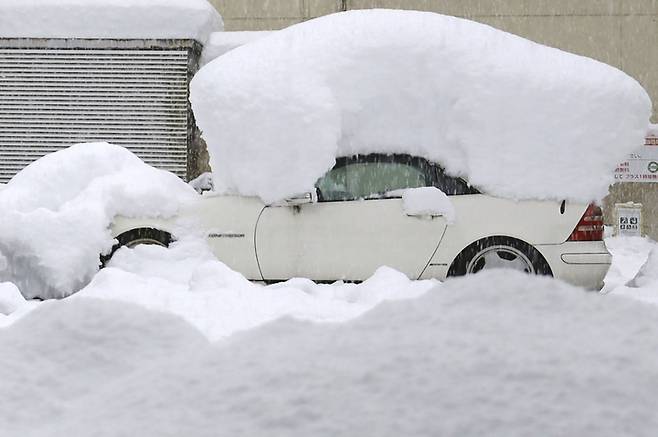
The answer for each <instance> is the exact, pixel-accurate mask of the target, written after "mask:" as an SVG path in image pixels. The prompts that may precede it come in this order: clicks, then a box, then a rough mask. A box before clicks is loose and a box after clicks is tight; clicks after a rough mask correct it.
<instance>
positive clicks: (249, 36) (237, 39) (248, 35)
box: [201, 30, 274, 65]
mask: <svg viewBox="0 0 658 437" xmlns="http://www.w3.org/2000/svg"><path fill="white" fill-rule="evenodd" d="M272 33H274V31H269V30H261V31H240V32H214V33H212V34H211V35H210V37H209V38H208V42H206V44H205V45H204V46H203V54H202V55H201V65H206V64H207V63H208V62H210V61H212V60H213V59H215V58H217V57H218V56H222V55H223V54H225V53H228V52H230V51H231V50H233V49H237V48H238V47H240V46H243V45H245V44H249V43H250V42H252V41H256V40H258V39H260V38H263V37H265V36H267V35H271V34H272Z"/></svg>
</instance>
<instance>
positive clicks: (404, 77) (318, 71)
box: [191, 10, 651, 202]
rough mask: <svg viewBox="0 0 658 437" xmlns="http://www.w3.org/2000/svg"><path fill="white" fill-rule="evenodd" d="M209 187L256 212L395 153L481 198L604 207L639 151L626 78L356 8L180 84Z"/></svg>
mask: <svg viewBox="0 0 658 437" xmlns="http://www.w3.org/2000/svg"><path fill="white" fill-rule="evenodd" d="M191 101H192V105H193V109H194V113H195V116H196V120H197V122H198V124H199V126H200V128H201V129H202V131H203V136H204V138H205V139H206V142H207V143H208V147H209V151H210V156H211V166H212V168H213V171H214V175H215V184H216V188H217V189H219V190H220V191H227V192H238V193H241V194H243V195H256V196H260V197H261V198H262V199H263V200H265V201H266V202H273V201H276V200H280V199H282V198H284V197H287V196H291V195H294V194H298V193H300V192H305V191H309V190H312V189H313V186H314V183H315V182H316V181H317V180H318V178H320V177H321V176H322V175H323V174H324V173H325V172H326V171H327V170H329V169H330V168H331V167H332V166H333V164H334V160H335V158H336V157H337V156H347V155H353V154H366V153H372V152H383V153H393V152H397V153H408V154H411V155H417V156H422V157H425V158H428V159H430V160H432V161H436V162H438V163H440V164H442V165H443V166H444V167H445V168H446V170H447V171H448V172H449V173H450V174H451V175H453V176H462V177H465V178H467V179H468V180H469V181H470V183H471V184H473V185H474V186H476V187H478V188H480V189H482V190H483V191H485V192H488V193H490V194H493V195H499V196H504V197H511V198H516V199H527V198H539V199H559V200H561V199H564V198H566V199H571V200H577V201H590V200H595V199H599V198H601V197H603V196H604V195H605V194H606V193H607V190H608V186H609V184H610V183H611V182H612V175H613V170H614V168H615V165H616V164H617V162H618V161H620V160H622V159H623V158H624V157H625V156H626V155H627V154H628V153H630V152H631V151H632V150H634V149H635V148H636V147H638V146H639V145H641V144H642V139H643V138H644V135H645V134H646V131H647V127H648V124H649V116H650V114H651V101H650V99H649V97H648V95H647V93H646V91H645V90H644V89H643V88H642V87H641V86H640V85H639V84H638V83H637V82H636V81H635V80H634V79H633V78H631V77H629V76H627V75H626V74H625V73H623V72H621V71H619V70H617V69H615V68H613V67H611V66H608V65H606V64H603V63H601V62H598V61H595V60H593V59H589V58H585V57H581V56H577V55H574V54H570V53H566V52H563V51H561V50H557V49H554V48H549V47H546V46H542V45H540V44H536V43H534V42H531V41H528V40H526V39H523V38H521V37H518V36H515V35H512V34H509V33H506V32H503V31H500V30H497V29H494V28H492V27H489V26H486V25H484V24H479V23H475V22H472V21H468V20H464V19H459V18H454V17H447V16H442V15H438V14H434V13H428V12H415V11H390V10H370V11H352V12H347V13H340V14H334V15H330V16H326V17H322V18H318V19H315V20H310V21H308V22H305V23H301V24H298V25H295V26H291V27H289V28H287V29H284V30H281V31H278V32H276V33H273V34H272V35H269V36H266V37H264V38H261V39H258V40H256V41H254V42H251V43H249V44H247V45H244V46H242V47H238V48H236V49H235V50H232V51H230V52H228V53H226V54H225V55H223V56H220V57H219V58H217V59H215V60H214V61H212V62H210V63H209V64H208V65H207V66H205V67H204V68H203V69H201V71H199V73H198V74H197V75H196V77H195V78H194V80H193V81H192V84H191Z"/></svg>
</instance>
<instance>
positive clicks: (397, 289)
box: [75, 239, 438, 340]
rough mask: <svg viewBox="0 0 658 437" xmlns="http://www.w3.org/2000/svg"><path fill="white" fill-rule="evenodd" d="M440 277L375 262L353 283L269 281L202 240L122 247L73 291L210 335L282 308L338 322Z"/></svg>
mask: <svg viewBox="0 0 658 437" xmlns="http://www.w3.org/2000/svg"><path fill="white" fill-rule="evenodd" d="M437 284H438V282H437V281H410V280H409V279H408V278H407V277H406V276H405V275H404V274H402V273H399V272H397V271H394V270H392V269H389V268H385V267H382V268H380V269H379V270H378V271H377V272H376V273H375V274H374V275H373V276H372V277H371V278H370V279H368V280H367V281H365V282H363V283H361V284H359V285H356V284H343V283H340V282H338V283H335V284H331V285H329V284H315V283H313V282H312V281H310V280H308V279H292V280H290V281H287V282H283V283H278V284H275V285H271V286H267V287H266V286H263V285H259V284H255V283H252V282H249V281H248V280H247V279H245V278H244V277H243V276H242V275H240V274H239V273H237V272H234V271H232V270H231V269H229V268H228V267H227V266H225V265H224V264H222V263H221V262H219V261H218V260H217V259H216V258H215V257H214V256H213V254H212V253H211V252H210V250H209V248H208V245H207V244H206V242H205V241H202V240H193V239H192V240H190V239H186V240H182V241H178V242H175V243H174V244H172V246H171V248H169V249H166V248H163V247H158V246H138V247H136V248H135V249H128V248H122V249H120V250H119V251H117V252H116V253H115V255H114V256H113V258H112V260H111V262H110V264H109V268H106V269H103V270H102V271H101V272H99V273H98V274H97V275H96V277H94V279H93V281H92V282H91V283H90V284H89V285H88V286H87V287H86V288H85V289H83V290H82V291H80V293H78V294H77V295H76V296H75V298H80V297H97V298H100V299H109V300H119V301H123V302H130V303H136V304H139V305H142V306H144V307H146V308H148V309H152V310H158V311H163V312H167V313H172V314H176V315H178V316H181V317H183V318H184V319H185V320H187V321H188V322H189V323H190V324H192V325H193V326H195V327H196V328H197V329H199V330H200V331H201V332H202V333H203V334H204V335H206V337H208V338H209V339H210V340H217V339H220V338H223V337H227V336H229V335H231V334H233V333H234V332H237V331H242V330H246V329H249V328H253V327H256V326H260V325H262V324H264V323H266V322H269V321H272V320H276V319H279V318H281V317H284V316H290V317H295V318H299V319H304V320H312V321H321V322H341V321H345V320H349V319H352V318H355V317H357V316H360V315H361V314H363V313H365V312H366V311H368V310H370V309H371V308H373V307H374V306H376V305H377V304H379V303H380V302H382V301H385V300H397V299H410V298H414V297H418V296H420V295H421V294H423V293H425V292H426V291H427V290H429V289H430V288H432V287H434V286H436V285H437Z"/></svg>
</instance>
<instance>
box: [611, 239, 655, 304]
mask: <svg viewBox="0 0 658 437" xmlns="http://www.w3.org/2000/svg"><path fill="white" fill-rule="evenodd" d="M606 246H607V247H608V250H609V251H610V253H611V254H612V266H611V267H610V271H609V272H608V275H607V276H606V279H605V287H604V288H603V290H602V292H603V293H611V294H615V295H618V296H624V297H628V298H631V299H636V300H639V301H642V302H645V303H650V304H654V305H658V243H656V242H655V241H653V240H650V239H648V238H642V237H612V238H608V239H607V240H606Z"/></svg>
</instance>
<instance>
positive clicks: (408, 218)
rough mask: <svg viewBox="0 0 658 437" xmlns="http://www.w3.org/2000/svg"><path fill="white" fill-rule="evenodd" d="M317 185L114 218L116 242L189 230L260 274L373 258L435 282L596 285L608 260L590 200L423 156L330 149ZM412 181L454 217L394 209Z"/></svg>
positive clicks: (346, 275) (327, 276) (351, 276)
mask: <svg viewBox="0 0 658 437" xmlns="http://www.w3.org/2000/svg"><path fill="white" fill-rule="evenodd" d="M316 187H317V189H316V191H315V192H310V193H306V194H305V195H302V196H299V197H295V198H290V199H287V200H285V201H283V202H280V203H277V204H271V205H266V204H264V203H263V202H262V201H261V200H260V199H258V198H256V197H240V196H223V195H217V194H214V193H210V194H206V195H205V196H202V197H201V199H200V200H199V201H198V202H195V204H194V205H193V206H190V207H186V208H185V209H184V210H182V211H181V212H180V214H178V215H177V216H176V217H174V218H173V219H168V220H161V219H128V218H123V217H118V218H117V219H116V220H115V221H114V223H113V226H112V232H113V235H114V236H115V237H116V238H117V240H118V244H117V245H116V246H115V249H116V248H117V247H119V246H129V247H132V246H135V245H138V244H160V245H163V246H166V245H168V244H169V243H170V242H171V241H173V240H175V239H176V238H177V235H178V233H179V232H181V230H183V229H187V230H188V232H189V229H190V228H194V229H196V230H197V231H198V230H201V231H202V232H203V233H204V235H205V236H206V237H207V240H208V243H209V245H210V247H211V248H212V250H213V252H214V253H215V255H216V256H217V258H218V259H219V260H221V261H222V262H224V263H225V264H227V265H228V266H229V267H231V268H232V269H234V270H236V271H238V272H240V273H242V274H243V275H244V276H245V277H247V278H248V279H252V280H264V281H279V280H286V279H289V278H293V277H305V278H310V279H313V280H316V281H335V280H341V279H342V280H350V281H360V280H364V279H366V278H368V277H369V276H371V275H372V274H373V272H374V271H375V270H376V269H377V268H378V267H380V266H389V267H392V268H395V269H397V270H399V271H401V272H403V273H405V274H406V275H407V276H409V277H410V278H414V279H415V278H421V279H422V278H437V279H440V280H443V279H445V278H446V277H450V276H459V275H464V274H467V273H476V272H478V271H481V270H486V269H490V268H501V267H506V268H512V269H516V270H522V271H525V272H528V273H534V274H542V275H552V276H554V277H556V278H559V279H562V280H565V281H567V282H570V283H572V284H576V285H579V286H583V287H586V288H600V287H601V286H602V281H603V277H604V276H605V274H606V272H607V271H608V268H609V265H610V260H611V258H610V254H609V253H608V251H607V250H606V247H605V244H604V242H603V217H602V212H601V209H600V208H599V207H597V206H594V205H586V204H574V203H570V202H566V201H562V202H554V201H513V200H508V199H501V198H496V197H492V196H488V195H486V194H482V193H479V192H478V191H477V190H476V189H475V188H473V187H471V186H469V185H468V184H467V183H466V182H465V181H464V180H462V179H459V178H453V177H449V176H447V175H446V174H445V173H444V172H443V171H442V169H441V168H440V167H439V166H438V165H435V164H432V163H430V162H428V161H427V160H425V159H423V158H418V157H412V156H408V155H383V154H371V155H360V156H353V157H344V158H339V159H338V160H337V163H336V165H335V167H334V168H333V169H332V170H330V171H329V172H328V173H327V174H326V175H325V176H324V177H322V178H321V179H320V180H319V181H318V182H317V184H316ZM419 187H436V188H438V189H439V190H441V191H442V192H444V193H447V194H448V195H449V197H448V198H449V200H450V202H449V203H451V204H452V205H451V206H452V208H454V211H451V214H454V216H455V219H454V221H453V220H450V218H451V217H449V214H446V213H444V212H441V211H418V212H414V211H409V210H408V209H407V210H405V205H404V204H403V201H404V199H403V197H404V195H405V193H406V192H409V191H410V190H411V191H413V189H417V188H419ZM437 191H438V190H437Z"/></svg>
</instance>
